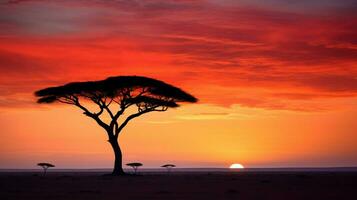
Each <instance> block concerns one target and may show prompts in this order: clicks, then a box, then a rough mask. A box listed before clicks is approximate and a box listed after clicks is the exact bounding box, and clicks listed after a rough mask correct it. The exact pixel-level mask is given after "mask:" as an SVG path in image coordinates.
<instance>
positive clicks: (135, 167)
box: [126, 163, 143, 175]
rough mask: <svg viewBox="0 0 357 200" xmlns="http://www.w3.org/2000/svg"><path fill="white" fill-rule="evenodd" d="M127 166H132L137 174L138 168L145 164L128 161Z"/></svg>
mask: <svg viewBox="0 0 357 200" xmlns="http://www.w3.org/2000/svg"><path fill="white" fill-rule="evenodd" d="M126 165H127V166H130V167H132V168H133V169H134V174H135V175H136V172H137V171H138V168H139V167H141V166H143V164H142V163H128V164H126Z"/></svg>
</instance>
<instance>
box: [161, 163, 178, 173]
mask: <svg viewBox="0 0 357 200" xmlns="http://www.w3.org/2000/svg"><path fill="white" fill-rule="evenodd" d="M161 167H165V168H166V169H167V173H170V172H171V169H172V168H174V167H176V165H173V164H166V165H163V166H161Z"/></svg>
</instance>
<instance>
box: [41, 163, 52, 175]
mask: <svg viewBox="0 0 357 200" xmlns="http://www.w3.org/2000/svg"><path fill="white" fill-rule="evenodd" d="M37 165H38V166H40V167H42V168H43V176H46V172H47V169H48V168H50V167H55V165H52V164H51V163H37Z"/></svg>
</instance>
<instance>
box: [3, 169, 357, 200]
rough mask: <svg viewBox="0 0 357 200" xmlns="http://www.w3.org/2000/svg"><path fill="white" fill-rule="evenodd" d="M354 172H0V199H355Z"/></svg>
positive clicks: (356, 194)
mask: <svg viewBox="0 0 357 200" xmlns="http://www.w3.org/2000/svg"><path fill="white" fill-rule="evenodd" d="M356 188H357V173H356V172H338V173H335V172H285V173H279V172H243V173H215V172H204V173H178V172H175V171H172V172H171V174H170V175H167V174H166V172H162V173H161V174H160V173H156V174H154V173H143V175H142V176H123V177H114V176H101V173H96V172H91V173H78V172H77V173H73V172H72V173H63V172H53V171H50V172H48V174H47V176H46V177H43V176H41V175H40V174H38V173H33V172H29V173H0V199H7V200H11V199H26V200H32V199H33V200H39V199H51V200H56V199H78V200H81V199H83V200H84V199H85V200H91V199H105V200H111V199H113V200H114V199H115V200H118V199H131V200H133V199H158V200H161V199H162V200H171V199H185V200H190V199H195V200H196V199H204V200H207V199H215V200H219V199H244V200H250V199H253V200H258V199H264V200H309V199H316V200H320V199H321V200H344V199H351V200H352V199H357V193H356Z"/></svg>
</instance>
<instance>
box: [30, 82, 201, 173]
mask: <svg viewBox="0 0 357 200" xmlns="http://www.w3.org/2000/svg"><path fill="white" fill-rule="evenodd" d="M35 95H36V96H37V97H39V99H38V100H37V102H38V103H54V102H60V103H64V104H70V105H74V106H76V107H78V108H79V109H80V110H82V111H83V114H85V115H86V116H88V117H90V118H92V119H94V121H95V122H96V123H97V124H98V125H99V126H100V127H102V128H103V129H104V130H105V132H106V133H107V136H108V141H109V143H110V144H111V146H112V149H113V151H114V155H115V161H114V169H113V172H112V174H113V175H122V174H125V173H124V171H123V166H122V152H121V149H120V146H119V143H118V136H119V134H120V133H121V132H122V130H123V128H124V127H125V126H126V125H127V124H128V123H129V121H131V120H132V119H134V118H136V117H139V116H141V115H143V114H146V113H149V112H154V111H155V112H163V111H166V110H167V109H168V108H176V107H178V106H179V103H181V102H190V103H195V102H197V99H196V98H195V97H193V96H192V95H190V94H188V93H186V92H184V91H183V90H181V89H179V88H177V87H174V86H172V85H169V84H167V83H164V82H162V81H159V80H155V79H152V78H147V77H141V76H117V77H109V78H107V79H105V80H101V81H88V82H74V83H68V84H66V85H63V86H58V87H50V88H45V89H42V90H39V91H37V92H35ZM86 100H87V102H88V101H89V102H92V103H94V104H96V105H97V106H98V109H97V110H96V111H91V110H90V109H89V108H87V107H85V105H84V104H83V101H86ZM130 107H136V108H137V112H135V113H133V114H131V115H129V116H127V117H126V118H124V119H123V120H122V122H121V123H119V122H118V119H119V117H120V116H122V115H123V114H124V112H125V111H127V110H128V108H130ZM106 118H109V119H110V120H109V122H106V121H105V119H106Z"/></svg>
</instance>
